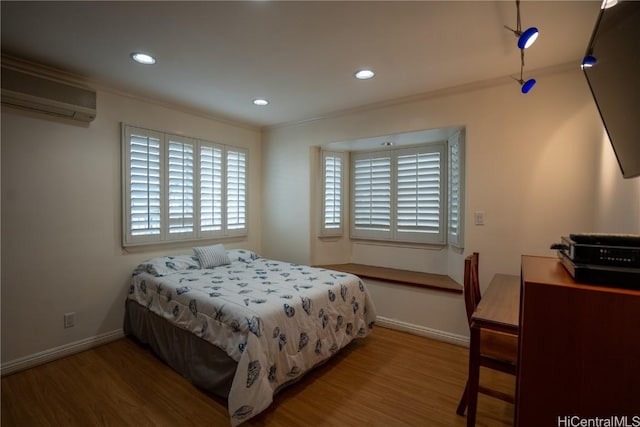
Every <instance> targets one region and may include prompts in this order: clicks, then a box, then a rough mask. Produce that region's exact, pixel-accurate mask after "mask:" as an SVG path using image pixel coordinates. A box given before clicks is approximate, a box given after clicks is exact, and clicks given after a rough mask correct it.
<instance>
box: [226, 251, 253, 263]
mask: <svg viewBox="0 0 640 427" xmlns="http://www.w3.org/2000/svg"><path fill="white" fill-rule="evenodd" d="M227 255H229V259H230V260H231V262H236V261H240V262H244V263H249V262H251V261H253V260H256V259H258V258H260V257H259V256H258V255H257V254H256V253H255V252H253V251H250V250H249V249H229V250H227Z"/></svg>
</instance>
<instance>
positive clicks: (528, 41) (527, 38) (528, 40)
mask: <svg viewBox="0 0 640 427" xmlns="http://www.w3.org/2000/svg"><path fill="white" fill-rule="evenodd" d="M516 34H517V32H516ZM537 39H538V29H537V28H536V27H531V28H528V29H527V30H526V31H525V32H524V33H522V34H520V37H518V47H519V48H520V49H526V48H528V47H529V46H531V45H532V44H533V43H534V42H535V41H536V40H537Z"/></svg>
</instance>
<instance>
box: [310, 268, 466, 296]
mask: <svg viewBox="0 0 640 427" xmlns="http://www.w3.org/2000/svg"><path fill="white" fill-rule="evenodd" d="M315 267H318V268H325V269H327V270H336V271H342V272H344V273H351V274H355V275H356V276H359V277H361V278H363V279H374V280H382V281H385V282H391V283H397V284H400V285H409V286H417V287H420V288H428V289H435V290H439V291H445V292H452V293H456V294H461V293H462V285H460V284H459V283H458V282H456V281H455V280H453V279H452V278H451V277H449V276H446V275H444V274H431V273H422V272H419V271H409V270H398V269H395V268H387V267H376V266H372V265H364V264H329V265H316V266H315Z"/></svg>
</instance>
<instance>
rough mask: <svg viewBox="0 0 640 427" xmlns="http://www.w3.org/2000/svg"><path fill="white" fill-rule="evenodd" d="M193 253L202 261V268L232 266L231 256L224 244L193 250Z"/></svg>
mask: <svg viewBox="0 0 640 427" xmlns="http://www.w3.org/2000/svg"><path fill="white" fill-rule="evenodd" d="M193 251H194V252H195V253H196V256H197V257H198V260H199V261H200V267H202V268H214V267H218V266H220V265H227V264H231V260H230V259H229V255H227V251H226V250H225V249H224V245H222V244H217V245H213V246H200V247H196V248H193Z"/></svg>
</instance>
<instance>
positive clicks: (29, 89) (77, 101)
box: [1, 67, 96, 122]
mask: <svg viewBox="0 0 640 427" xmlns="http://www.w3.org/2000/svg"><path fill="white" fill-rule="evenodd" d="M1 78H2V103H3V104H6V105H11V106H14V107H19V108H25V109H28V110H32V111H38V112H41V113H45V114H49V115H54V116H60V117H67V118H70V119H74V120H80V121H85V122H90V121H92V120H93V119H95V118H96V92H95V91H93V90H91V89H87V88H82V87H79V86H73V85H70V84H67V83H62V82H59V81H56V80H52V79H50V78H48V77H42V76H37V75H34V74H29V73H25V72H21V71H18V70H14V69H12V68H6V67H2V76H1Z"/></svg>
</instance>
